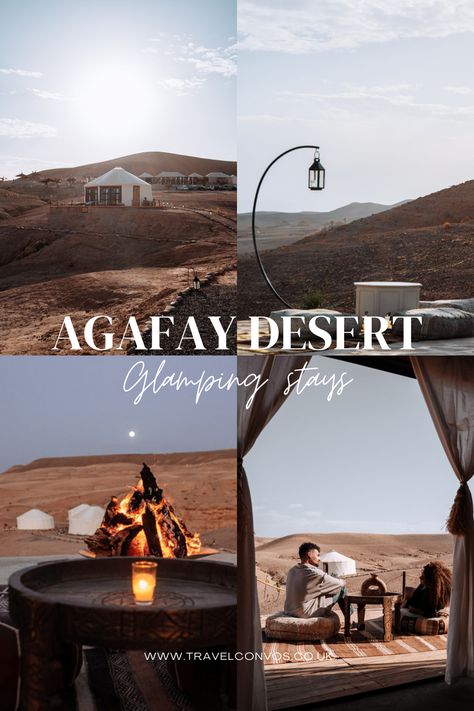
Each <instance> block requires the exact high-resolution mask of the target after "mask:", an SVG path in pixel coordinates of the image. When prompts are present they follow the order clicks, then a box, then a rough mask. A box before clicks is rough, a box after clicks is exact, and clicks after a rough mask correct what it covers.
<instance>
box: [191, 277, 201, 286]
mask: <svg viewBox="0 0 474 711" xmlns="http://www.w3.org/2000/svg"><path fill="white" fill-rule="evenodd" d="M200 288H201V280H200V279H199V277H198V275H197V274H195V275H194V279H193V289H200Z"/></svg>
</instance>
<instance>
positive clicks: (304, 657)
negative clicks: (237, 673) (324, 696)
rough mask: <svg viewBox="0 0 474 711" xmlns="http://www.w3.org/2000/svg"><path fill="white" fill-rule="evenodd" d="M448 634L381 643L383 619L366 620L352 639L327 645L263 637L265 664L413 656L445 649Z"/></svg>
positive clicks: (337, 639) (333, 640) (333, 639)
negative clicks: (363, 627)
mask: <svg viewBox="0 0 474 711" xmlns="http://www.w3.org/2000/svg"><path fill="white" fill-rule="evenodd" d="M447 641H448V638H447V635H423V636H416V635H404V636H403V637H398V636H395V637H394V639H392V641H391V642H384V641H383V624H382V618H380V619H379V618H377V619H374V620H368V621H366V624H365V630H351V637H350V638H349V637H344V635H343V634H341V633H339V634H337V635H335V636H334V637H331V638H330V639H328V640H327V641H326V642H316V643H315V644H312V643H310V642H306V643H299V642H280V641H278V640H272V639H268V640H267V639H266V638H265V635H264V637H263V654H264V662H265V665H272V664H285V663H286V664H291V663H302V662H311V661H322V660H327V659H351V658H354V657H385V656H389V655H391V654H413V653H416V652H435V651H438V650H445V649H446V645H447Z"/></svg>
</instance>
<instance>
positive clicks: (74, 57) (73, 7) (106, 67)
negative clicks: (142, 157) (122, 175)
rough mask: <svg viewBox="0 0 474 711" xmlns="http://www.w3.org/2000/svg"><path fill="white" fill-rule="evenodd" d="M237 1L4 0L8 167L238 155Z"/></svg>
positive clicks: (0, 116) (1, 158)
mask: <svg viewBox="0 0 474 711" xmlns="http://www.w3.org/2000/svg"><path fill="white" fill-rule="evenodd" d="M235 4H236V3H235V0H200V1H199V2H195V0H179V1H178V2H169V1H168V0H135V2H130V1H129V0H114V2H112V1H109V2H102V1H101V0H81V2H80V3H73V2H64V1H63V0H44V1H43V2H38V0H23V1H22V2H21V3H19V2H9V3H7V2H3V3H2V9H1V27H0V176H1V175H5V176H6V177H12V176H14V175H15V174H17V173H18V172H19V171H24V172H30V171H31V170H41V169H45V168H51V167H57V166H64V165H80V164H84V163H88V162H95V161H100V160H107V159H110V158H114V157H118V156H122V155H127V154H130V153H137V152H140V151H156V150H158V151H170V152H175V153H183V154H190V155H197V156H202V157H206V158H218V159H229V160H235V158H236V135H235V112H236V107H235V92H236V47H235V33H236V8H235Z"/></svg>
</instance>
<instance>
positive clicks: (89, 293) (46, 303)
mask: <svg viewBox="0 0 474 711" xmlns="http://www.w3.org/2000/svg"><path fill="white" fill-rule="evenodd" d="M116 166H120V167H121V168H123V169H124V170H126V171H129V172H131V173H133V174H134V175H140V174H149V175H150V183H151V184H150V187H151V190H152V196H153V204H146V205H140V206H123V205H120V204H105V205H84V202H85V198H84V193H85V191H84V184H85V182H86V181H90V180H91V179H92V178H96V177H98V176H101V175H103V174H106V173H107V172H108V171H110V170H112V169H113V168H114V167H116ZM173 172H175V173H176V174H178V173H180V174H183V175H186V176H188V175H190V174H193V173H195V174H198V175H200V176H201V178H202V180H201V183H202V184H201V185H189V186H188V185H184V184H182V183H181V182H180V183H179V184H177V183H176V180H174V179H173V178H172V179H171V180H167V179H164V180H163V179H161V182H160V181H156V182H153V180H151V176H152V175H159V174H160V173H173ZM235 172H236V166H235V163H233V162H231V161H219V160H210V159H203V158H194V157H191V156H180V155H174V154H169V153H159V152H154V153H141V154H136V155H132V156H125V157H119V158H116V159H113V160H111V161H105V162H102V163H97V164H91V165H85V166H79V167H76V168H64V169H53V170H47V171H42V172H39V173H33V174H30V175H27V176H23V175H22V176H20V177H18V178H17V179H15V180H13V181H3V182H2V183H1V184H0V248H1V253H2V256H1V260H0V308H1V309H2V314H3V318H2V325H1V342H2V353H4V354H9V353H10V354H22V353H29V354H48V353H51V349H52V347H53V346H54V343H55V340H56V337H57V335H58V333H59V329H60V326H61V323H62V320H63V317H64V316H65V315H66V314H67V315H71V316H72V317H73V318H74V321H75V322H76V323H77V324H79V325H83V324H85V322H86V321H87V319H88V318H90V317H91V316H93V315H97V314H107V315H108V316H111V317H112V318H113V320H114V323H115V324H116V325H117V327H118V328H119V329H120V327H121V326H125V324H126V322H127V319H128V317H129V316H130V315H132V314H133V315H135V316H136V317H137V319H138V321H139V323H140V324H141V326H145V325H146V323H147V320H148V317H149V316H152V315H160V314H161V313H163V312H164V311H165V310H167V312H170V310H171V311H173V310H174V308H177V306H178V304H181V307H180V308H181V310H186V308H185V306H184V304H182V303H181V302H182V299H183V292H184V293H185V294H186V293H187V294H189V293H190V290H191V288H192V284H193V279H194V277H195V276H197V277H198V278H199V279H200V280H201V281H202V282H203V286H206V285H207V284H209V285H210V286H212V287H213V289H214V293H213V294H211V297H212V298H209V299H208V301H207V302H206V310H207V309H209V311H208V312H209V313H211V312H212V313H220V311H219V308H220V305H221V303H222V302H224V303H225V304H226V305H231V307H232V306H233V305H234V304H235V281H236V277H235V265H236V239H235V226H236V212H235V211H236V192H235V190H234V189H233V188H231V186H230V185H228V186H227V187H226V186H225V185H222V184H216V185H210V184H209V182H208V181H207V179H206V177H205V176H207V175H208V174H209V173H211V174H212V173H216V174H218V175H219V174H225V175H227V176H229V179H228V181H227V182H230V176H231V175H233V174H235ZM217 180H219V179H217ZM221 181H222V178H221ZM216 287H220V288H218V289H217V291H216ZM204 292H206V289H203V295H204ZM175 302H177V303H175ZM173 304H175V306H172V305H173ZM234 312H235V309H234ZM68 346H69V344H68V343H66V344H64V345H63V350H61V351H60V352H62V353H70V352H71V351H70V350H68Z"/></svg>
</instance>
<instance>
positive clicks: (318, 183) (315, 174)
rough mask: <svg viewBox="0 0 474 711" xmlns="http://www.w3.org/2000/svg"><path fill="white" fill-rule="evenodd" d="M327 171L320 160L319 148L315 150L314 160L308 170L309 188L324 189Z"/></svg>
mask: <svg viewBox="0 0 474 711" xmlns="http://www.w3.org/2000/svg"><path fill="white" fill-rule="evenodd" d="M325 174H326V171H325V170H324V168H323V166H322V165H321V162H320V160H319V148H316V150H315V151H314V160H313V162H312V164H311V166H310V168H309V171H308V188H309V189H310V190H323V189H324V181H325Z"/></svg>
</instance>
